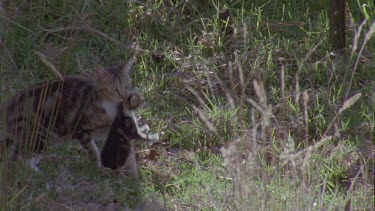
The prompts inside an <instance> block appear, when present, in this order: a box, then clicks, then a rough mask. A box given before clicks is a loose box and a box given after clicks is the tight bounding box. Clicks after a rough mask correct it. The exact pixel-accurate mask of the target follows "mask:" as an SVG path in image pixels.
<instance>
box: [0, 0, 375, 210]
mask: <svg viewBox="0 0 375 211" xmlns="http://www.w3.org/2000/svg"><path fill="white" fill-rule="evenodd" d="M360 3H361V4H362V5H363V4H366V5H367V6H364V8H367V9H366V10H363V8H358V5H355V6H353V4H352V2H350V6H351V7H350V9H351V12H352V14H354V15H353V16H354V21H355V22H356V23H357V25H356V26H355V29H356V31H350V32H349V33H348V34H349V35H348V43H349V44H350V46H351V47H353V46H354V47H355V46H359V47H358V49H359V50H360V47H362V44H363V43H364V45H363V46H364V50H362V51H352V50H351V49H349V48H348V49H346V50H345V51H344V52H330V44H329V37H328V35H329V25H328V23H329V20H328V9H327V8H328V1H321V2H319V3H317V2H315V1H288V2H282V1H256V2H254V1H253V2H250V1H235V2H224V1H208V2H205V1H198V0H192V1H163V0H162V1H154V2H151V1H146V2H143V1H112V3H106V2H102V1H98V2H92V1H91V2H88V1H86V2H80V1H64V2H57V1H56V2H54V1H52V2H51V1H50V2H42V1H33V2H20V1H7V2H5V3H2V5H1V11H0V27H1V29H4V30H0V39H1V43H0V44H1V45H0V57H1V58H0V62H1V66H0V71H1V72H0V75H1V78H0V82H1V83H0V85H1V92H0V97H1V100H0V103H1V108H4V107H5V105H6V102H7V100H8V99H9V98H10V97H11V96H12V95H14V94H15V93H16V92H17V91H19V90H22V89H24V88H26V87H28V86H29V85H31V84H34V83H36V82H39V81H41V80H43V79H52V78H55V76H54V75H53V73H51V72H50V70H49V69H48V67H46V66H45V65H44V64H43V63H42V62H41V61H40V59H39V58H38V56H37V55H36V54H35V53H34V51H35V50H36V51H38V52H41V53H43V54H45V55H46V56H47V58H48V59H49V61H51V62H52V63H53V64H54V65H55V66H56V67H57V68H58V69H59V70H60V72H61V73H62V74H63V75H71V74H81V75H84V76H86V77H91V78H93V77H94V70H93V69H94V66H95V64H97V63H101V64H105V65H108V64H117V63H121V62H124V60H125V58H126V55H127V53H128V50H129V48H130V46H131V45H133V44H136V45H137V49H138V55H137V62H136V64H135V67H134V70H133V72H132V78H133V82H134V83H135V85H136V86H138V87H139V88H140V90H141V91H142V93H143V94H144V96H145V98H146V100H147V103H148V105H147V106H146V107H145V108H143V109H141V110H140V111H139V116H141V117H142V118H141V122H143V123H147V124H149V125H150V126H151V127H152V130H154V131H157V132H158V133H159V134H160V135H161V139H162V143H160V144H157V145H155V146H152V147H150V146H147V145H139V151H140V152H139V161H140V168H141V170H140V181H134V180H131V179H129V178H126V177H125V176H124V175H121V174H115V173H108V172H102V171H100V170H98V169H97V168H96V167H95V166H93V165H91V164H89V162H88V160H87V158H86V155H85V153H84V151H82V150H81V149H80V147H79V145H78V144H70V145H63V146H58V147H53V148H51V149H50V150H48V152H47V154H46V156H45V159H44V160H43V161H42V163H41V166H40V168H41V170H42V172H43V173H42V174H37V173H35V172H32V171H30V170H29V169H27V168H26V167H25V166H23V165H22V163H21V162H4V160H2V162H1V165H0V167H1V168H0V172H1V176H0V181H1V186H0V196H1V197H0V204H1V205H2V206H3V207H1V208H2V209H4V210H9V209H21V208H23V209H41V208H44V209H73V210H76V209H92V208H95V209H111V208H114V209H126V208H139V209H144V210H152V209H154V210H165V209H166V210H310V209H311V210H332V209H333V210H342V209H344V208H351V209H359V210H368V209H370V210H371V209H373V204H374V196H373V190H374V189H373V179H374V136H373V134H374V125H375V122H374V106H373V105H374V99H375V97H374V90H375V89H374V87H375V84H374V73H373V71H372V70H373V69H374V59H373V58H374V55H373V54H374V46H375V45H374V43H375V40H374V38H373V37H374V36H373V35H374V30H375V29H374V28H373V26H374V21H375V20H374V17H373V13H372V12H371V11H375V10H371V9H370V8H374V3H373V2H370V1H361V2H360ZM225 9H228V11H229V13H228V14H229V15H228V16H225V11H226V10H225ZM223 14H224V15H223ZM360 16H363V17H365V19H366V23H364V24H363V25H362V26H361V27H362V28H361V30H359V28H358V26H359V24H358V23H359V20H360ZM223 17H224V18H223ZM371 27H372V28H371ZM365 52H370V55H372V58H368V57H367V56H368V53H365ZM341 53H342V54H341ZM359 93H361V94H360V95H359ZM353 96H355V97H354V98H352V101H351V100H350V98H351V97H353ZM353 99H354V100H353ZM3 113H4V112H3V111H2V113H1V114H2V116H1V117H3V116H4V115H3ZM4 131H5V128H4V125H3V124H1V125H0V132H1V134H4V136H1V137H2V138H4V137H5V133H4ZM100 145H101V144H100Z"/></svg>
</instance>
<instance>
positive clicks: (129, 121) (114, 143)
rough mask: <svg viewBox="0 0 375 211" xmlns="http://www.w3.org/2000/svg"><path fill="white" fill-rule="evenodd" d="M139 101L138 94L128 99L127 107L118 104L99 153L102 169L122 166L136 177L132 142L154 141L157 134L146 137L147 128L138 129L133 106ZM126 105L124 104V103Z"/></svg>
mask: <svg viewBox="0 0 375 211" xmlns="http://www.w3.org/2000/svg"><path fill="white" fill-rule="evenodd" d="M138 99H140V97H139V95H138V94H134V95H131V96H130V97H129V99H128V101H127V102H128V106H123V105H122V104H119V106H118V114H117V116H116V118H115V119H114V121H113V123H112V126H111V129H110V131H109V134H108V137H107V141H106V143H105V145H104V148H103V151H102V153H101V162H102V165H103V167H106V168H111V169H113V170H116V169H119V168H121V167H123V166H124V168H125V169H126V170H128V171H129V172H130V173H131V174H132V175H133V176H134V177H138V167H137V162H136V158H135V151H134V141H135V140H142V141H150V142H153V141H156V140H157V139H158V136H157V134H153V135H149V136H148V135H146V134H145V132H147V131H148V127H147V126H144V127H141V128H140V127H139V126H138V121H137V119H136V118H135V114H134V113H135V112H134V110H129V109H128V107H130V108H137V107H138V106H134V105H135V104H137V102H138ZM125 104H126V103H125Z"/></svg>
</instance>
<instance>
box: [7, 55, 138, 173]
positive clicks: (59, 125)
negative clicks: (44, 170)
mask: <svg viewBox="0 0 375 211" xmlns="http://www.w3.org/2000/svg"><path fill="white" fill-rule="evenodd" d="M134 59H135V56H134V55H133V56H131V57H130V59H129V60H128V61H127V62H126V64H125V65H123V66H111V67H108V68H104V67H102V66H97V67H96V71H95V72H96V80H91V79H88V78H83V77H78V76H67V77H64V78H63V80H55V81H44V82H42V83H40V84H37V85H35V86H32V87H30V88H28V89H26V90H24V91H21V92H20V93H18V94H17V95H16V96H14V97H13V98H12V99H11V100H10V102H9V104H8V107H7V109H6V118H5V123H6V131H7V134H8V136H9V137H10V140H8V141H6V145H8V149H7V150H8V152H9V153H8V154H9V155H10V157H11V159H13V160H17V159H20V158H23V157H26V158H30V157H31V159H29V160H28V161H27V162H26V163H27V164H28V165H29V166H30V167H31V168H32V169H34V170H35V171H39V169H38V167H37V163H38V162H39V160H40V153H41V152H43V151H44V150H45V149H46V147H47V146H49V145H51V144H57V143H61V142H65V141H66V140H72V139H75V140H78V141H79V143H80V144H81V146H82V147H83V149H84V150H85V151H86V153H87V155H88V158H89V159H90V161H92V162H96V163H97V165H98V166H101V162H100V153H99V150H98V148H97V146H96V144H95V143H94V140H95V139H98V138H102V137H103V138H105V137H106V136H107V135H108V132H109V130H110V127H111V124H112V121H113V120H114V119H115V117H116V115H117V106H118V104H119V103H121V102H123V101H124V100H125V99H127V98H128V94H129V93H130V92H132V91H133V90H134V89H133V87H132V80H131V79H130V69H131V67H132V65H133V62H134ZM3 144H5V143H3ZM33 155H35V156H34V157H32V156H33Z"/></svg>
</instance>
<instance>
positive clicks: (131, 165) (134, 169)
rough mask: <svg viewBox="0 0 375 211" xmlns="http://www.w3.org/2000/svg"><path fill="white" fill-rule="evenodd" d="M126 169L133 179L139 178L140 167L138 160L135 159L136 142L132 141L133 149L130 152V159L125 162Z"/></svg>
mask: <svg viewBox="0 0 375 211" xmlns="http://www.w3.org/2000/svg"><path fill="white" fill-rule="evenodd" d="M124 168H125V170H126V171H128V172H129V173H130V174H131V175H132V176H133V177H135V178H138V165H137V160H136V157H135V150H134V141H131V149H130V152H129V156H128V159H127V160H126V162H125V165H124Z"/></svg>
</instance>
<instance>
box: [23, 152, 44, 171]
mask: <svg viewBox="0 0 375 211" xmlns="http://www.w3.org/2000/svg"><path fill="white" fill-rule="evenodd" d="M41 159H42V156H41V155H40V154H36V155H34V156H33V157H32V158H30V159H27V160H26V161H25V163H26V165H28V166H29V167H30V168H31V169H32V170H34V171H36V172H38V173H40V170H39V167H38V164H39V162H40V160H41Z"/></svg>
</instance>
